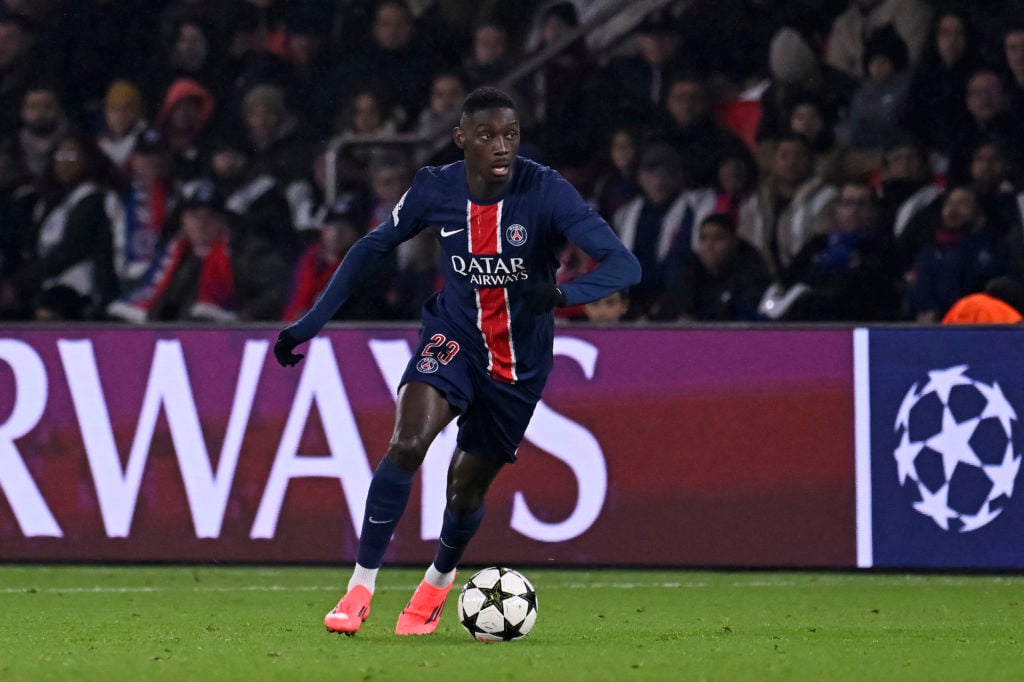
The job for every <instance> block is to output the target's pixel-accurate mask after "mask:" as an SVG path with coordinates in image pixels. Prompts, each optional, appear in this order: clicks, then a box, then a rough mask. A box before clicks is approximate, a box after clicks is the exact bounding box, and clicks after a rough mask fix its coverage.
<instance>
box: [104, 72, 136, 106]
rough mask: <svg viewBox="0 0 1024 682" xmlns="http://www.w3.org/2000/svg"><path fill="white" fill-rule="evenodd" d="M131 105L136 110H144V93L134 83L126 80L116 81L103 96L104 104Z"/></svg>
mask: <svg viewBox="0 0 1024 682" xmlns="http://www.w3.org/2000/svg"><path fill="white" fill-rule="evenodd" d="M116 105H121V106H129V107H131V108H132V109H134V110H135V111H136V112H138V113H141V112H142V93H140V92H139V89H138V88H137V87H135V86H134V85H133V84H132V83H129V82H128V81H124V80H118V81H114V82H113V83H111V84H110V87H109V88H108V89H107V95H106V97H104V98H103V106H104V107H109V106H116Z"/></svg>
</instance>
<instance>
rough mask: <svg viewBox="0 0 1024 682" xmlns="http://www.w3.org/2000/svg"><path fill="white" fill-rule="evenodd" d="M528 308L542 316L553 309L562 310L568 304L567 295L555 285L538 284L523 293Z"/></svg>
mask: <svg viewBox="0 0 1024 682" xmlns="http://www.w3.org/2000/svg"><path fill="white" fill-rule="evenodd" d="M523 300H525V301H526V308H527V310H529V311H530V312H531V313H534V314H536V315H540V314H541V313H546V312H547V311H549V310H551V309H552V308H561V307H563V306H564V305H565V304H566V303H567V300H566V298H565V293H564V292H563V291H562V290H561V289H559V288H558V287H556V286H555V285H554V284H538V285H537V286H535V287H532V288H530V289H527V290H526V291H524V292H523Z"/></svg>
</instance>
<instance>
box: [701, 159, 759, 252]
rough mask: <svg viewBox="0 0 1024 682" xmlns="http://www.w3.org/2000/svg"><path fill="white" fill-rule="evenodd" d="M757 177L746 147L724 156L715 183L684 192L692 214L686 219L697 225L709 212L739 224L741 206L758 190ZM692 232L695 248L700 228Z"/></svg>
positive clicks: (754, 164)
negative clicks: (722, 215)
mask: <svg viewBox="0 0 1024 682" xmlns="http://www.w3.org/2000/svg"><path fill="white" fill-rule="evenodd" d="M757 176H758V172H757V163H756V162H755V161H754V157H753V155H752V154H751V153H750V151H749V150H748V149H747V148H746V147H744V148H742V149H735V150H733V151H732V152H731V153H728V154H726V155H725V156H723V157H722V159H721V161H719V162H718V175H717V178H716V181H715V184H713V185H711V186H709V187H698V188H697V189H691V190H687V191H686V193H685V198H686V203H687V204H688V205H689V210H690V212H691V214H692V217H691V219H690V220H689V222H690V223H691V224H693V225H700V224H701V223H702V222H703V221H704V219H705V218H707V217H708V216H709V215H712V214H713V213H722V214H724V215H727V216H728V217H729V219H730V220H732V222H733V224H734V225H738V224H739V217H740V207H741V206H742V205H743V204H744V202H746V201H747V199H748V198H749V197H750V196H751V195H753V194H754V193H755V192H756V191H757V185H758V182H757ZM691 232H692V234H691V239H690V248H691V250H693V251H696V250H697V246H698V245H699V239H700V231H699V230H691Z"/></svg>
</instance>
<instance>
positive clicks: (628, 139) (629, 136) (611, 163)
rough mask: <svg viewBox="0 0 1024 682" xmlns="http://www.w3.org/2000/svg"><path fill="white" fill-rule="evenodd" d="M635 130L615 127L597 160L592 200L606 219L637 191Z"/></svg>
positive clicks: (636, 139)
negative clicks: (599, 165) (599, 168)
mask: <svg viewBox="0 0 1024 682" xmlns="http://www.w3.org/2000/svg"><path fill="white" fill-rule="evenodd" d="M639 144H640V140H639V139H638V133H637V132H636V131H635V130H633V129H631V128H627V127H621V128H616V129H615V130H613V131H612V134H611V136H610V138H609V141H608V146H607V148H606V152H605V154H603V155H602V158H601V159H600V161H599V163H600V164H602V168H601V170H600V171H599V175H598V177H597V181H596V182H595V183H594V198H593V200H592V203H593V204H594V205H595V206H596V208H597V212H598V213H600V214H601V217H603V218H604V219H605V220H608V221H610V220H611V219H612V218H613V216H614V215H615V213H616V212H617V211H618V210H619V209H620V208H622V206H623V205H624V204H625V203H626V202H628V201H631V200H632V199H633V197H635V196H636V195H637V193H638V192H639V191H640V187H639V185H637V181H636V167H637V159H638V154H637V147H638V146H639Z"/></svg>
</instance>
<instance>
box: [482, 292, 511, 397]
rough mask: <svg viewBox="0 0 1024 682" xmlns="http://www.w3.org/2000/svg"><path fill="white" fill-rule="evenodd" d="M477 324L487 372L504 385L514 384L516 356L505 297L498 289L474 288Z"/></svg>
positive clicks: (506, 297)
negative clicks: (485, 357) (485, 356)
mask: <svg viewBox="0 0 1024 682" xmlns="http://www.w3.org/2000/svg"><path fill="white" fill-rule="evenodd" d="M476 304H477V310H478V311H479V313H478V317H477V320H478V321H477V324H478V325H479V326H480V331H481V332H482V333H483V335H484V345H486V346H487V371H488V372H490V374H491V378H493V379H497V380H498V381H504V382H505V383H513V382H515V381H516V379H517V377H516V357H515V351H514V349H513V348H512V326H511V324H510V322H511V318H510V316H509V310H508V294H507V293H506V291H505V290H504V289H503V288H501V287H493V288H490V289H477V291H476Z"/></svg>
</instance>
